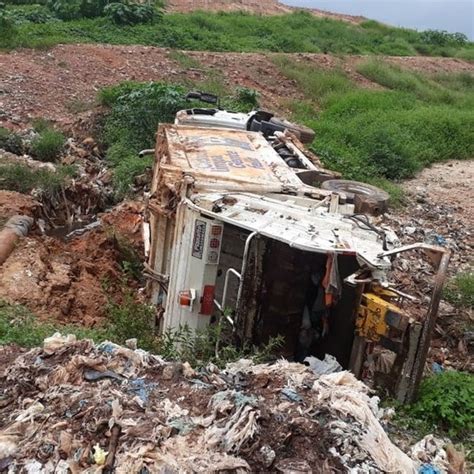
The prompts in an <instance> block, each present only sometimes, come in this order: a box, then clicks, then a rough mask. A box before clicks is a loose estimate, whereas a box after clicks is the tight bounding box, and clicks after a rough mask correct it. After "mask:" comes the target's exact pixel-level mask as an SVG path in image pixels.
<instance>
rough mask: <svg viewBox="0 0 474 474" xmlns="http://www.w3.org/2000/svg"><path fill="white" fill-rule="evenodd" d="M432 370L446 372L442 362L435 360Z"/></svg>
mask: <svg viewBox="0 0 474 474" xmlns="http://www.w3.org/2000/svg"><path fill="white" fill-rule="evenodd" d="M431 370H432V371H433V372H434V373H435V374H442V373H443V372H444V367H443V366H442V365H441V364H438V362H433V363H432V364H431Z"/></svg>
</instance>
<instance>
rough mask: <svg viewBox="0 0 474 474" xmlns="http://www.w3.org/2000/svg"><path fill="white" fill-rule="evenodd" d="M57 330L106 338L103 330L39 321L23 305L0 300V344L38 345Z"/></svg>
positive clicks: (83, 336)
mask: <svg viewBox="0 0 474 474" xmlns="http://www.w3.org/2000/svg"><path fill="white" fill-rule="evenodd" d="M58 331H59V332H62V333H63V334H75V335H76V336H77V337H78V338H91V339H94V340H95V341H102V340H105V339H106V334H105V332H104V331H102V330H100V329H99V330H98V329H87V328H83V327H80V326H73V325H60V324H55V323H52V322H44V321H39V320H37V319H36V318H35V317H34V316H33V315H32V314H31V312H30V311H28V309H26V308H25V307H24V306H20V305H10V304H7V303H5V302H4V301H0V345H3V344H18V345H19V346H22V347H34V346H40V345H41V344H42V343H43V340H44V339H45V338H46V337H49V336H52V335H53V334H54V333H55V332H58Z"/></svg>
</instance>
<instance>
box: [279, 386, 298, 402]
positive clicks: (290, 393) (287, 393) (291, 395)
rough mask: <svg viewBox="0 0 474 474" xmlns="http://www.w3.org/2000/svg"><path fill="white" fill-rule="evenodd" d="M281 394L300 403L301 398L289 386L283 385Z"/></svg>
mask: <svg viewBox="0 0 474 474" xmlns="http://www.w3.org/2000/svg"><path fill="white" fill-rule="evenodd" d="M281 394H282V395H284V396H285V397H286V398H288V400H291V401H292V402H296V403H301V402H302V401H303V399H302V398H301V397H300V396H299V395H298V394H297V393H296V392H295V391H294V390H293V389H291V388H288V387H284V388H282V389H281Z"/></svg>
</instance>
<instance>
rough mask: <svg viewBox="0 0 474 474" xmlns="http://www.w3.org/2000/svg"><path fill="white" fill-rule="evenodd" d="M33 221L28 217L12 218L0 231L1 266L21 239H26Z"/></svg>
mask: <svg viewBox="0 0 474 474" xmlns="http://www.w3.org/2000/svg"><path fill="white" fill-rule="evenodd" d="M33 222H34V219H33V218H32V217H28V216H13V217H11V218H10V219H9V220H8V221H7V223H6V224H5V225H4V227H3V229H2V230H1V231H0V265H2V264H3V263H4V262H5V261H6V259H7V258H8V257H9V256H10V254H11V253H12V252H13V250H14V249H15V245H16V243H17V242H18V240H19V239H20V238H21V237H26V236H27V235H28V232H29V231H30V229H31V226H32V225H33Z"/></svg>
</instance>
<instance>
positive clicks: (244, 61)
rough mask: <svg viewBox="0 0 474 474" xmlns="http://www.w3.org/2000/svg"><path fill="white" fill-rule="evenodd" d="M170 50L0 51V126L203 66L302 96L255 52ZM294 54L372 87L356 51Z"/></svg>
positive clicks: (449, 65)
mask: <svg viewBox="0 0 474 474" xmlns="http://www.w3.org/2000/svg"><path fill="white" fill-rule="evenodd" d="M170 53H171V50H169V49H164V48H155V47H147V46H111V45H87V44H80V45H59V46H56V47H54V48H52V49H50V50H48V51H36V50H18V51H12V52H10V53H0V84H1V90H0V126H4V127H9V128H21V127H23V126H24V125H26V124H29V123H30V122H31V121H32V119H34V118H36V117H44V118H47V119H50V120H53V121H55V122H57V123H58V124H59V125H61V126H62V127H64V128H68V127H69V128H72V126H73V124H76V126H77V123H78V121H80V120H79V119H81V118H83V119H84V120H88V119H89V118H90V114H91V110H92V109H93V108H94V107H95V105H96V98H97V93H98V91H99V90H100V89H101V88H102V87H104V86H107V85H112V84H116V83H119V82H121V81H126V80H136V81H161V80H164V81H170V82H183V81H188V82H189V80H192V81H200V80H204V79H205V78H206V74H207V71H209V70H210V71H214V72H216V73H218V74H219V75H221V76H222V77H223V79H224V82H225V83H226V84H227V85H229V86H237V85H240V86H247V87H252V88H254V89H256V90H258V92H259V93H260V94H261V102H262V106H263V107H265V108H270V109H274V110H277V111H282V110H284V109H285V104H284V103H283V104H282V98H284V99H285V100H291V99H300V98H302V96H301V92H300V91H299V90H298V88H297V87H296V84H295V83H294V81H291V80H289V79H287V78H286V77H284V76H283V75H281V74H280V73H279V71H278V70H277V68H276V67H275V66H274V64H273V63H272V61H271V58H272V55H270V54H261V53H211V52H185V53H186V54H188V55H189V56H191V57H193V58H195V59H197V60H198V61H199V62H200V63H201V64H202V68H201V67H198V68H193V67H190V68H186V67H183V66H181V65H180V64H179V63H178V62H177V61H176V60H173V59H172V56H170ZM291 57H292V58H294V59H296V60H297V61H304V62H308V63H309V64H312V65H314V66H317V67H323V68H328V69H330V68H335V67H338V68H342V69H343V70H344V71H346V72H347V73H348V74H349V75H350V77H352V78H353V79H354V80H355V81H356V82H357V83H359V84H360V85H361V86H363V87H379V86H377V85H375V84H374V83H372V82H370V81H368V80H367V79H365V78H364V77H362V76H361V75H360V74H358V73H357V72H356V71H355V68H356V66H357V64H358V63H359V62H361V61H364V60H366V58H365V57H361V56H347V57H343V58H335V57H333V56H331V55H326V54H294V55H291ZM386 59H388V60H389V61H391V62H393V63H394V64H399V65H400V66H402V67H407V68H410V69H415V70H425V71H426V70H427V71H430V72H452V71H455V72H461V71H471V72H474V64H471V63H468V62H466V61H462V60H459V59H453V58H424V57H413V58H404V57H403V58H401V57H390V58H386Z"/></svg>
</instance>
